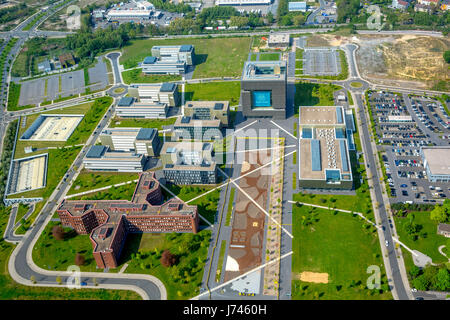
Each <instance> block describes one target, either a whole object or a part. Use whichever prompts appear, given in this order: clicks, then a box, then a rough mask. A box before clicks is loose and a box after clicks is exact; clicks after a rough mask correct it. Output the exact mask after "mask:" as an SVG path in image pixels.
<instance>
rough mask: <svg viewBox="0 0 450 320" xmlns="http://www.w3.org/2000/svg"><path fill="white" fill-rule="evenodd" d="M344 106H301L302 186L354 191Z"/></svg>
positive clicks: (300, 169)
mask: <svg viewBox="0 0 450 320" xmlns="http://www.w3.org/2000/svg"><path fill="white" fill-rule="evenodd" d="M349 131H350V132H351V129H349V130H347V128H346V115H345V112H344V109H343V108H342V107H341V106H337V107H336V106H329V107H300V110H299V132H300V140H299V151H300V152H299V186H300V187H301V188H307V189H352V188H353V177H352V169H351V163H350V155H349V148H348V140H347V137H346V134H349V133H350V132H349Z"/></svg>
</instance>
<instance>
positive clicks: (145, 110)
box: [115, 97, 169, 119]
mask: <svg viewBox="0 0 450 320" xmlns="http://www.w3.org/2000/svg"><path fill="white" fill-rule="evenodd" d="M168 110H169V109H168V107H167V104H165V103H158V102H155V103H153V102H135V101H134V98H132V97H124V98H122V99H120V101H119V102H118V104H117V106H116V108H115V112H116V116H117V117H120V118H144V119H166V118H167V112H168Z"/></svg>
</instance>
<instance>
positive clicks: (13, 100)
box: [8, 81, 36, 111]
mask: <svg viewBox="0 0 450 320" xmlns="http://www.w3.org/2000/svg"><path fill="white" fill-rule="evenodd" d="M20 87H21V85H20V84H16V83H14V82H13V81H11V82H10V83H9V94H8V111H18V110H24V109H29V108H34V107H35V106H36V105H34V104H30V105H26V106H19V97H20Z"/></svg>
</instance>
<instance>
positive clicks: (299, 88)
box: [294, 82, 341, 114]
mask: <svg viewBox="0 0 450 320" xmlns="http://www.w3.org/2000/svg"><path fill="white" fill-rule="evenodd" d="M339 89H341V87H339V86H336V85H334V84H315V83H308V82H298V83H296V84H295V97H294V105H295V114H298V108H297V107H298V106H334V97H333V92H334V91H336V90H339Z"/></svg>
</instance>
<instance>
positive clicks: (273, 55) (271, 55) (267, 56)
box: [259, 52, 280, 61]
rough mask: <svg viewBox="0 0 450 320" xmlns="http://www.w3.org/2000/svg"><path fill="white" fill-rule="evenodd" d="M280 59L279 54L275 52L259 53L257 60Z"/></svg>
mask: <svg viewBox="0 0 450 320" xmlns="http://www.w3.org/2000/svg"><path fill="white" fill-rule="evenodd" d="M278 60H280V54H279V53H275V52H270V53H260V54H259V61H278Z"/></svg>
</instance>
